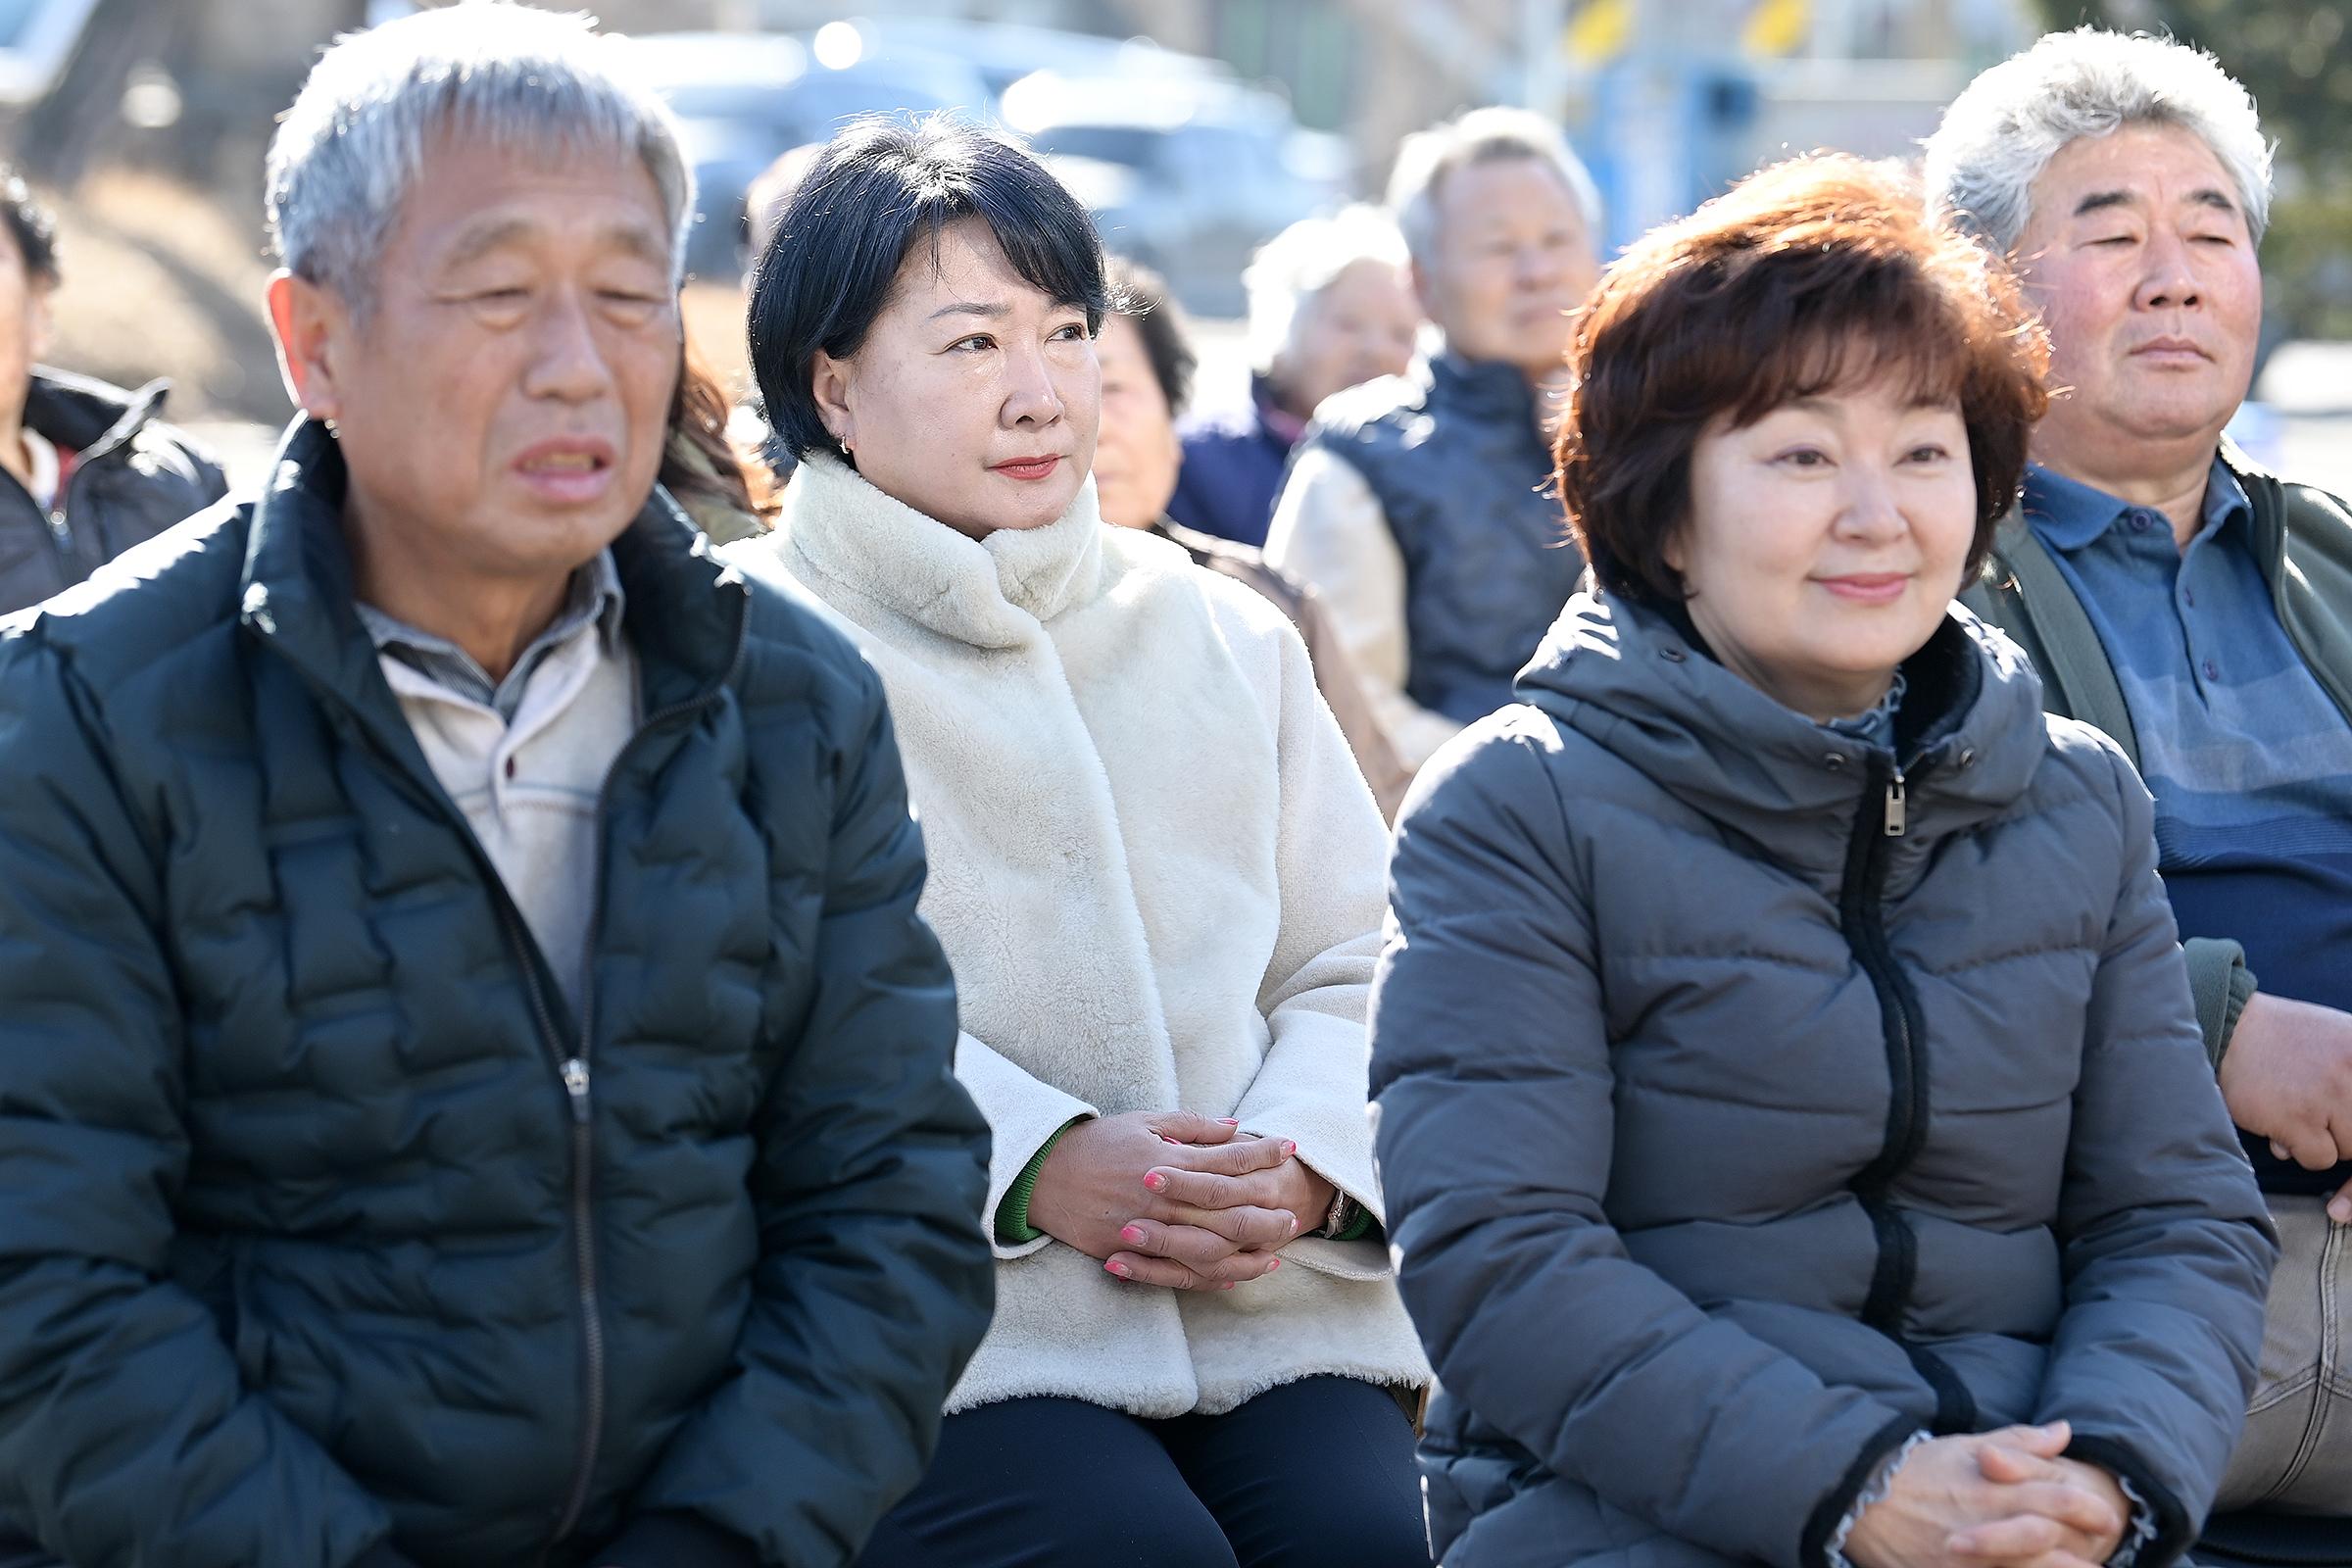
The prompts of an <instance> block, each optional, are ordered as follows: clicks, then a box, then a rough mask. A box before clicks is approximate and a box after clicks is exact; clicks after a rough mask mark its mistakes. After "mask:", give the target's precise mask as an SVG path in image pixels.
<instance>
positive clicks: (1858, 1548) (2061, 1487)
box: [1845, 1421, 2131, 1568]
mask: <svg viewBox="0 0 2352 1568" xmlns="http://www.w3.org/2000/svg"><path fill="white" fill-rule="evenodd" d="M2073 1441H2074V1435H2073V1433H2072V1431H2071V1430H2070V1429H2069V1428H2068V1426H2067V1424H2066V1423H2065V1422H2063V1421H2054V1422H2052V1423H2050V1424H2049V1425H2048V1426H2042V1427H2004V1428H2002V1429H2001V1430H2000V1431H1998V1432H1987V1433H1984V1434H1981V1435H1978V1436H1974V1437H1951V1438H1936V1439H1934V1440H1932V1441H1930V1442H1927V1443H1923V1444H1921V1445H1920V1446H1918V1447H1917V1448H1914V1449H1913V1450H1912V1451H1911V1453H1910V1455H1909V1456H1908V1457H1907V1458H1905V1459H1904V1460H1903V1463H1902V1467H1901V1468H1900V1469H1898V1470H1896V1471H1895V1473H1894V1480H1893V1484H1892V1485H1891V1487H1890V1488H1889V1489H1888V1491H1887V1495H1886V1496H1885V1497H1882V1498H1881V1499H1879V1500H1878V1501H1877V1502H1874V1503H1872V1504H1871V1505H1870V1506H1869V1507H1868V1508H1866V1509H1864V1510H1863V1512H1862V1516H1861V1518H1860V1519H1858V1520H1856V1521H1855V1523H1854V1529H1853V1533H1852V1534H1851V1535H1850V1536H1849V1537H1847V1539H1846V1544H1845V1555H1846V1559H1847V1560H1848V1561H1849V1562H1852V1563H1854V1564H1856V1568H2099V1565H2100V1564H2101V1563H2104V1562H2105V1561H2106V1560H2107V1559H2108V1558H2109V1557H2112V1556H2113V1555H2115V1551H2116V1548H2117V1547H2118V1546H2119V1545H2121V1544H2122V1543H2123V1539H2124V1532H2125V1530H2126V1529H2127V1528H2129V1526H2130V1524H2131V1502H2130V1500H2129V1499H2128V1498H2126V1497H2125V1495H2124V1493H2123V1489H2122V1488H2121V1487H2120V1486H2118V1485H2117V1484H2116V1480H2115V1478H2114V1477H2113V1476H2111V1475H2109V1474H2108V1473H2107V1472H2106V1471H2104V1470H2102V1469H2100V1468H2099V1467H2097V1466H2096V1465H2090V1464H2084V1463H2083V1462H2082V1461H2081V1460H2079V1459H2068V1458H2065V1457H2063V1455H2064V1453H2065V1451H2066V1446H2067V1445H2068V1444H2070V1443H2072V1442H2073Z"/></svg>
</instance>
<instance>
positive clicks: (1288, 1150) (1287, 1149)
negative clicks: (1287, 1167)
mask: <svg viewBox="0 0 2352 1568" xmlns="http://www.w3.org/2000/svg"><path fill="white" fill-rule="evenodd" d="M1297 1152H1299V1146H1298V1145H1297V1144H1294V1143H1292V1142H1291V1141H1290V1140H1289V1139H1288V1138H1285V1139H1284V1140H1283V1141H1282V1153H1283V1157H1284V1158H1286V1159H1287V1158H1289V1157H1290V1156H1291V1155H1293V1154H1296V1153H1297Z"/></svg>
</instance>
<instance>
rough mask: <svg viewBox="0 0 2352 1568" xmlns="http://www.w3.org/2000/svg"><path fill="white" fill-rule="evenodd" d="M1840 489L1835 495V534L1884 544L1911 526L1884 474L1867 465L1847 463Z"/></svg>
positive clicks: (1859, 542) (1865, 542) (1863, 541)
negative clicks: (1836, 527) (1836, 504)
mask: <svg viewBox="0 0 2352 1568" xmlns="http://www.w3.org/2000/svg"><path fill="white" fill-rule="evenodd" d="M1843 489H1844V494H1843V495H1841V496H1840V497H1839V498H1838V499H1839V506H1838V537H1840V538H1842V539H1847V540H1851V541H1853V542H1855V543H1858V544H1883V543H1886V542H1887V541H1888V540H1892V539H1897V538H1900V537H1901V536H1902V535H1903V533H1904V532H1905V531H1906V530H1907V529H1908V528H1909V527H1910V524H1909V522H1907V521H1906V520H1905V519H1904V516H1903V511H1902V508H1901V507H1900V506H1898V505H1897V504H1896V502H1895V498H1894V487H1893V485H1892V484H1891V483H1889V482H1888V476H1887V474H1886V473H1884V472H1881V471H1879V470H1878V469H1876V468H1873V467H1871V466H1868V465H1860V464H1857V465H1852V466H1848V467H1847V468H1846V469H1845V476H1844V486H1843Z"/></svg>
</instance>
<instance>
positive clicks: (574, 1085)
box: [564, 1056, 588, 1123]
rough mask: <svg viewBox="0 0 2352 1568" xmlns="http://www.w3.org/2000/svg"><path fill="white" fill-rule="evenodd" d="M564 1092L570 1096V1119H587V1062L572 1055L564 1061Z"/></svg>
mask: <svg viewBox="0 0 2352 1568" xmlns="http://www.w3.org/2000/svg"><path fill="white" fill-rule="evenodd" d="M564 1093H565V1094H567V1095H569V1096H570V1097H571V1119H572V1120H573V1121H576V1122H581V1123H585V1122H586V1121H587V1120H588V1064H587V1063H586V1062H584V1061H582V1060H581V1059H580V1058H579V1057H577V1056H573V1057H572V1058H571V1059H569V1060H568V1061H566V1062H564Z"/></svg>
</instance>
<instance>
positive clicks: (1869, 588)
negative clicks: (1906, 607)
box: [1813, 571, 1911, 605]
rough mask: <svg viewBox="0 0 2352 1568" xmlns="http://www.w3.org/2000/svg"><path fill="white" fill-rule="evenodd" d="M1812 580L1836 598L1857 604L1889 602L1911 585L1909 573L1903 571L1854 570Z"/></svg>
mask: <svg viewBox="0 0 2352 1568" xmlns="http://www.w3.org/2000/svg"><path fill="white" fill-rule="evenodd" d="M1813 580H1814V581H1815V582H1817V583H1819V584H1821V586H1822V587H1823V588H1825V589H1827V590H1828V591H1829V592H1831V593H1833V594H1836V595H1837V596H1838V598H1840V599H1843V600H1845V601H1846V602H1848V603H1849V604H1857V605H1885V604H1891V603H1892V602H1893V601H1895V600H1897V599H1900V598H1902V596H1903V591H1904V590H1905V589H1907V588H1909V587H1910V586H1911V574H1910V573H1909V572H1903V571H1856V572H1848V573H1846V574H1845V575H1844V576H1842V577H1816V578H1814V579H1813Z"/></svg>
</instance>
